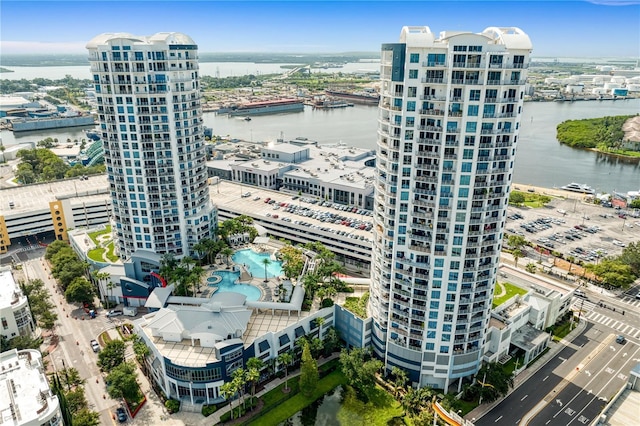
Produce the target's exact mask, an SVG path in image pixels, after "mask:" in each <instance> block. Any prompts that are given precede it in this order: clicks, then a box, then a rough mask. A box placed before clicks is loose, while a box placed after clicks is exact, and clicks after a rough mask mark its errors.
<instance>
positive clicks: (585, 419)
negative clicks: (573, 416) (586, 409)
mask: <svg viewBox="0 0 640 426" xmlns="http://www.w3.org/2000/svg"><path fill="white" fill-rule="evenodd" d="M578 421H579V422H580V423H582V424H584V425H586V424H587V423H588V422H589V419H588V418H586V417H585V416H580V417H578Z"/></svg>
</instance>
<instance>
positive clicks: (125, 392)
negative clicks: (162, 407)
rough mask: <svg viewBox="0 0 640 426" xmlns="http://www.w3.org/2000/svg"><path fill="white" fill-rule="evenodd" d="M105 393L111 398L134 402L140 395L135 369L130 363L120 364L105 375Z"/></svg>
mask: <svg viewBox="0 0 640 426" xmlns="http://www.w3.org/2000/svg"><path fill="white" fill-rule="evenodd" d="M107 382H108V383H109V386H108V387H107V392H109V396H111V398H114V399H116V398H125V399H126V400H129V401H132V400H136V399H137V398H138V396H139V395H140V387H139V386H138V381H137V380H136V367H135V365H133V364H132V363H130V362H122V363H120V364H118V365H116V366H114V367H113V368H112V369H111V371H110V372H109V375H107Z"/></svg>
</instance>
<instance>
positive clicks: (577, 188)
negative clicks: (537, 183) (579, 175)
mask: <svg viewBox="0 0 640 426" xmlns="http://www.w3.org/2000/svg"><path fill="white" fill-rule="evenodd" d="M560 189H564V190H565V191H571V192H580V193H582V194H591V195H593V194H595V193H596V191H594V190H593V188H591V187H590V186H587V185H583V184H581V183H575V182H572V183H570V184H568V185H565V186H561V187H560Z"/></svg>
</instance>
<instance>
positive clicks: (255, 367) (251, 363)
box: [247, 357, 265, 403]
mask: <svg viewBox="0 0 640 426" xmlns="http://www.w3.org/2000/svg"><path fill="white" fill-rule="evenodd" d="M264 367H265V363H264V361H262V360H261V359H260V358H256V357H251V358H249V359H248V360H247V381H248V382H251V396H252V397H253V396H255V395H256V385H257V384H258V381H259V380H260V371H261V370H262V369H263V368H264ZM251 401H252V403H253V398H251Z"/></svg>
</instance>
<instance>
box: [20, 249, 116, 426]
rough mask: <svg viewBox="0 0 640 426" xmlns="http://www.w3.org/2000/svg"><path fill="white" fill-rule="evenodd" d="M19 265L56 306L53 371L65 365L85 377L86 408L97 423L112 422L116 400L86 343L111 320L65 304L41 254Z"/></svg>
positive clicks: (109, 326) (109, 325) (94, 355)
mask: <svg viewBox="0 0 640 426" xmlns="http://www.w3.org/2000/svg"><path fill="white" fill-rule="evenodd" d="M23 268H24V269H25V273H26V276H27V278H28V279H36V278H39V279H41V280H42V281H43V282H44V283H45V286H46V288H47V289H48V290H49V293H50V294H51V295H52V297H51V299H52V302H54V304H55V306H56V307H55V310H56V313H57V314H58V322H57V323H56V330H55V331H56V334H57V335H58V336H59V344H58V346H57V347H56V348H55V349H54V350H53V352H52V353H51V354H50V359H51V363H52V367H53V368H54V370H55V371H59V370H61V369H63V368H64V367H65V366H66V367H73V368H75V369H77V370H78V372H79V374H80V377H82V378H84V379H86V383H85V386H84V389H85V395H86V397H87V401H88V403H89V408H91V409H92V410H94V411H96V412H98V413H99V414H100V424H102V425H109V424H115V422H114V420H113V419H112V416H111V414H112V412H114V411H115V408H116V407H117V406H119V402H117V401H114V400H112V399H111V398H110V397H109V395H108V394H107V392H106V388H105V384H104V379H103V376H102V373H100V369H99V368H98V367H97V365H96V361H97V360H98V357H97V354H95V353H94V352H93V350H92V349H91V346H90V345H89V342H90V341H91V339H97V336H98V335H99V334H100V333H101V332H102V331H104V330H106V329H107V328H111V327H113V326H114V324H113V323H111V322H110V321H109V320H108V319H106V318H105V317H104V316H98V317H97V318H96V319H93V320H90V319H88V316H87V315H86V314H84V311H83V310H82V309H78V308H76V307H75V306H73V305H69V304H68V303H67V302H66V301H65V300H64V297H63V296H62V294H59V293H58V292H57V287H56V282H55V279H53V277H51V275H50V274H49V270H48V267H47V266H46V265H45V262H44V259H43V258H42V257H39V258H36V259H30V260H27V261H25V262H23ZM74 317H77V318H78V319H74ZM81 318H85V320H82V319H81Z"/></svg>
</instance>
